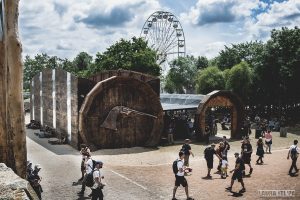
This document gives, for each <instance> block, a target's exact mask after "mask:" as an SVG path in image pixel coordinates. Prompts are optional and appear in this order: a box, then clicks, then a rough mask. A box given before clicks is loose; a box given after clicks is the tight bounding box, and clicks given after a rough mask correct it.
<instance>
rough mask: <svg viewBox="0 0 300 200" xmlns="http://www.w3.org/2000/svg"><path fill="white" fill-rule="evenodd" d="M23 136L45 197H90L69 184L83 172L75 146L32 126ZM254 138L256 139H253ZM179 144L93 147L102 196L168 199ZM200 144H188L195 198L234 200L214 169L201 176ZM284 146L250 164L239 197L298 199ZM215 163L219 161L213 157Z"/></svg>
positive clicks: (298, 186) (298, 181)
mask: <svg viewBox="0 0 300 200" xmlns="http://www.w3.org/2000/svg"><path fill="white" fill-rule="evenodd" d="M27 136H28V137H27V148H28V159H29V160H31V161H32V162H33V163H34V164H36V163H39V164H41V166H42V170H41V176H42V177H43V180H42V186H43V189H44V193H43V199H46V200H48V199H49V200H56V199H57V200H62V199H64V200H73V199H88V197H87V195H88V194H89V193H90V189H89V188H87V190H86V194H85V196H84V197H78V196H77V192H78V191H79V190H80V185H77V186H72V183H73V182H74V181H77V179H78V178H79V177H80V175H81V174H80V159H81V156H80V154H79V153H78V151H77V150H75V149H73V148H72V147H70V146H69V145H50V144H48V143H47V139H41V138H38V137H37V136H35V135H34V131H33V130H27ZM294 137H296V138H299V136H295V135H291V136H289V137H288V138H282V140H283V141H286V140H289V142H290V141H291V140H293V139H294ZM278 140H280V139H278ZM289 142H288V143H289ZM252 143H253V144H254V141H253V142H252ZM180 146H181V145H174V146H167V147H161V148H159V149H147V148H141V147H135V148H126V149H115V150H99V151H96V152H93V157H94V159H101V160H102V161H103V162H104V173H105V182H106V183H107V186H106V187H105V189H104V195H105V199H107V200H118V199H130V200H141V199H145V200H148V199H149V200H151V199H171V194H172V188H173V184H174V176H173V173H172V169H171V168H172V167H171V163H172V162H173V160H175V158H176V154H177V151H178V150H179V149H180ZM231 146H232V148H231V150H230V158H229V162H230V168H233V167H234V158H233V156H232V154H233V153H234V152H235V151H239V148H240V147H239V146H240V142H239V141H235V142H232V143H231ZM204 147H205V146H204V145H202V144H192V149H193V150H194V152H195V154H196V156H195V158H191V159H190V160H191V166H192V167H193V169H194V170H193V174H192V176H189V177H187V179H188V182H189V185H190V193H191V195H192V196H193V197H194V198H195V199H232V195H233V194H232V193H228V192H226V191H225V189H224V188H225V187H227V186H228V185H229V182H230V179H226V180H223V179H220V177H219V175H217V174H215V175H213V179H212V180H205V179H202V177H204V176H205V175H206V163H205V161H204V159H203V150H204ZM286 147H287V144H285V143H284V142H281V143H280V145H279V144H278V145H277V147H275V150H274V151H273V154H270V155H269V154H267V155H266V156H265V159H264V161H265V163H266V164H265V165H261V166H257V165H255V166H254V174H253V176H252V177H251V178H246V179H245V184H246V188H247V192H246V193H245V194H244V195H243V199H244V198H245V199H259V197H260V196H259V194H258V190H270V189H277V190H283V189H289V190H296V195H297V196H298V199H299V198H300V178H299V177H293V178H292V177H289V176H288V175H287V171H288V168H289V165H290V161H287V160H286V154H287V150H286ZM254 159H256V156H255V155H254V156H253V160H254ZM253 163H255V162H253ZM214 165H215V166H216V165H217V160H215V163H214ZM298 165H299V163H298ZM239 187H240V185H239V184H238V183H236V184H235V186H234V189H235V190H238V189H239ZM177 197H178V199H185V195H184V190H183V188H179V189H178V195H177Z"/></svg>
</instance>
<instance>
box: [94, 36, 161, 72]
mask: <svg viewBox="0 0 300 200" xmlns="http://www.w3.org/2000/svg"><path fill="white" fill-rule="evenodd" d="M117 69H126V70H132V71H137V72H142V73H146V74H151V75H154V76H159V75H160V70H161V69H160V66H159V65H158V64H157V63H156V52H155V51H153V50H152V49H151V48H149V47H148V46H147V42H145V41H144V40H143V39H142V38H136V37H133V38H132V40H124V39H121V40H120V41H118V42H117V43H116V44H113V45H112V46H110V47H109V48H108V49H107V50H106V51H105V52H103V53H97V54H96V59H95V65H94V72H96V71H102V70H117Z"/></svg>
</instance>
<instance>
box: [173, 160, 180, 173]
mask: <svg viewBox="0 0 300 200" xmlns="http://www.w3.org/2000/svg"><path fill="white" fill-rule="evenodd" d="M178 162H182V161H181V160H178V159H176V160H174V162H173V165H172V168H173V173H174V174H177V173H178V171H179V170H178V167H177V163H178Z"/></svg>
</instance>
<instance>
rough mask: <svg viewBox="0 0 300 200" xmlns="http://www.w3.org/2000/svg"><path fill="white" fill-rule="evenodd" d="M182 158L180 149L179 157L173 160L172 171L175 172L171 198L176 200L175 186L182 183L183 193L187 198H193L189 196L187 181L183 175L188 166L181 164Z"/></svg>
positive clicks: (191, 199)
mask: <svg viewBox="0 0 300 200" xmlns="http://www.w3.org/2000/svg"><path fill="white" fill-rule="evenodd" d="M183 159H184V153H183V152H182V151H180V152H179V158H178V159H176V160H175V161H174V162H173V166H172V167H173V172H174V174H175V186H174V189H173V198H172V200H177V199H176V198H175V194H176V191H177V188H178V187H179V186H180V185H182V187H184V188H185V194H186V198H187V200H193V198H191V197H189V189H188V183H187V181H186V179H185V177H184V172H185V171H189V168H187V167H186V166H184V165H183Z"/></svg>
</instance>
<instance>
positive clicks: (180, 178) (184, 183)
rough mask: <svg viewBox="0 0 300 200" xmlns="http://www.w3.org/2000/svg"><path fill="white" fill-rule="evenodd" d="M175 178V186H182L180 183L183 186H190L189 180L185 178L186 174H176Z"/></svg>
mask: <svg viewBox="0 0 300 200" xmlns="http://www.w3.org/2000/svg"><path fill="white" fill-rule="evenodd" d="M175 178H176V180H175V186H180V185H182V187H186V186H188V183H187V181H186V179H185V177H184V176H177V175H175Z"/></svg>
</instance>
